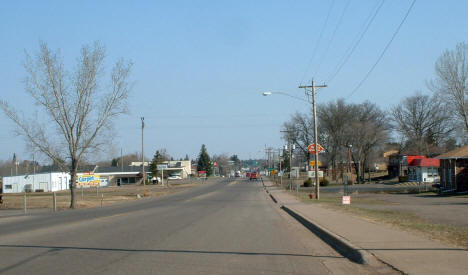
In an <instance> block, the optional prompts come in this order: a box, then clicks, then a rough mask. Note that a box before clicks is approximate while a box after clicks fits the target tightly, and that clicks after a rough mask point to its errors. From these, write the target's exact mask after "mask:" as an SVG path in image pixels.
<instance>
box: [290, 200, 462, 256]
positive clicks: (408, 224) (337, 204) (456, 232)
mask: <svg viewBox="0 0 468 275" xmlns="http://www.w3.org/2000/svg"><path fill="white" fill-rule="evenodd" d="M299 199H300V200H301V201H302V202H305V203H319V204H321V205H323V206H325V207H328V208H331V209H336V210H339V211H343V212H345V213H349V214H351V215H355V216H358V217H361V218H365V219H368V220H371V221H375V222H379V223H384V224H387V225H390V226H394V227H397V228H399V229H402V230H406V231H411V232H414V233H417V234H422V235H424V236H425V237H427V238H429V239H433V240H437V241H441V242H445V243H449V244H452V245H455V246H457V247H460V248H465V249H468V230H467V229H464V228H460V227H456V226H450V225H443V224H437V223H432V222H430V221H428V220H426V219H424V218H422V217H420V216H418V215H415V214H413V213H408V212H402V211H396V210H376V209H369V208H364V207H362V206H368V205H383V204H386V203H387V204H390V203H389V202H384V201H380V200H369V199H362V198H355V197H353V201H352V204H351V205H346V206H344V205H342V204H341V197H325V196H322V197H321V198H320V200H319V201H316V200H310V199H309V197H308V194H307V193H305V192H301V193H299ZM360 206H361V207H360Z"/></svg>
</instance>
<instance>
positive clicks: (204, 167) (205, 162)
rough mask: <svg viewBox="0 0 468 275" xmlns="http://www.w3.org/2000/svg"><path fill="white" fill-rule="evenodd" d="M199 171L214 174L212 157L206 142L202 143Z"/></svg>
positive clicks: (209, 174)
mask: <svg viewBox="0 0 468 275" xmlns="http://www.w3.org/2000/svg"><path fill="white" fill-rule="evenodd" d="M197 171H206V175H207V176H211V174H212V169H211V159H210V155H208V152H207V151H206V146H205V144H203V145H202V147H201V150H200V154H199V155H198V164H197Z"/></svg>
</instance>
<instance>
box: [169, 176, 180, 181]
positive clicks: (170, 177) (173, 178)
mask: <svg viewBox="0 0 468 275" xmlns="http://www.w3.org/2000/svg"><path fill="white" fill-rule="evenodd" d="M167 179H168V180H181V179H182V177H181V176H169V177H167Z"/></svg>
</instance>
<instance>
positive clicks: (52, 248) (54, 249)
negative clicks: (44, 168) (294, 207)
mask: <svg viewBox="0 0 468 275" xmlns="http://www.w3.org/2000/svg"><path fill="white" fill-rule="evenodd" d="M0 248H33V249H47V251H44V252H42V253H40V254H37V255H34V256H31V257H29V258H26V259H24V260H21V261H20V262H18V263H15V264H12V265H10V266H7V267H4V268H2V269H0V273H3V272H6V271H8V270H11V269H14V268H15V267H17V266H20V265H23V264H25V263H27V262H30V261H32V260H34V259H37V258H39V257H42V256H45V255H47V254H48V253H52V252H58V251H63V250H78V251H79V250H83V251H84V250H89V251H106V252H126V253H129V252H130V253H135V252H136V253H185V254H218V255H246V256H291V257H308V258H335V259H341V258H343V257H342V256H321V255H310V254H295V253H272V252H242V251H205V250H184V249H127V248H102V247H77V246H46V245H15V244H10V245H6V244H0Z"/></svg>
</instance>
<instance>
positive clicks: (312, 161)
mask: <svg viewBox="0 0 468 275" xmlns="http://www.w3.org/2000/svg"><path fill="white" fill-rule="evenodd" d="M318 165H319V166H322V162H321V161H320V160H319V161H318ZM309 166H315V160H311V161H309Z"/></svg>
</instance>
